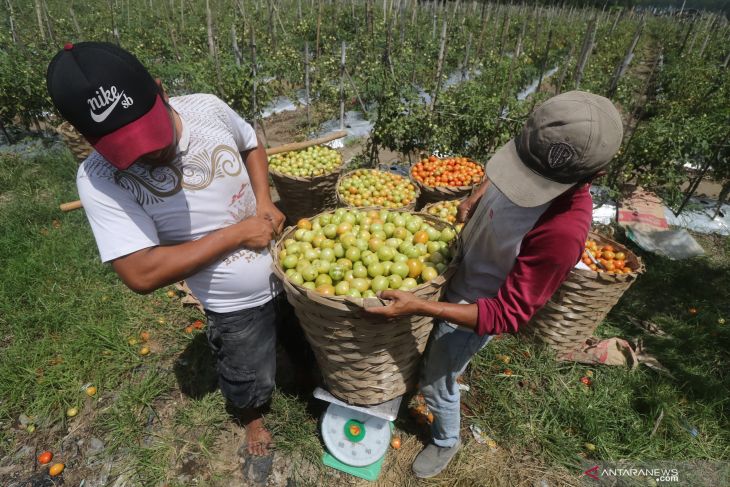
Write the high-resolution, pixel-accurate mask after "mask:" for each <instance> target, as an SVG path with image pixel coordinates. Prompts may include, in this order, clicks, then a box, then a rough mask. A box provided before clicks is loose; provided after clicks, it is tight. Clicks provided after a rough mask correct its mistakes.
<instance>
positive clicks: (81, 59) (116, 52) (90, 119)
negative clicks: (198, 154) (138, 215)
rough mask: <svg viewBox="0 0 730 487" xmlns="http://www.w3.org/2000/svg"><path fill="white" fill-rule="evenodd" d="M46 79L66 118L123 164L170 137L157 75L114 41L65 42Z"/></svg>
mask: <svg viewBox="0 0 730 487" xmlns="http://www.w3.org/2000/svg"><path fill="white" fill-rule="evenodd" d="M46 83H47V86H48V93H49V94H50V95H51V99H52V100H53V103H54V104H55V105H56V108H57V109H58V111H59V112H60V113H61V115H62V116H63V118H65V119H66V120H68V121H69V122H70V123H71V125H73V126H74V127H76V129H77V130H78V131H79V132H80V133H81V134H82V135H83V136H84V137H85V138H86V139H87V140H88V141H89V143H90V144H91V145H93V146H94V148H95V149H96V150H97V151H98V152H99V153H100V154H101V155H102V156H104V158H105V159H107V160H108V161H109V162H110V163H111V164H113V165H114V166H115V167H117V168H119V169H126V168H128V167H129V166H131V165H132V164H133V163H134V162H135V161H136V160H137V159H139V158H140V157H141V156H143V155H145V154H148V153H150V152H154V151H157V150H161V149H164V148H165V147H167V146H169V145H170V144H171V143H172V137H173V130H172V122H171V120H170V117H169V115H168V112H167V109H166V107H165V103H164V102H163V100H162V98H161V96H160V90H159V88H158V86H157V84H156V83H155V80H154V79H152V76H151V75H150V74H149V72H148V71H147V70H146V69H145V67H144V66H143V65H142V63H140V62H139V60H138V59H137V58H136V57H134V55H132V54H131V53H129V52H127V51H125V50H124V49H121V48H119V47H117V46H115V45H114V44H110V43H106V42H80V43H78V44H71V43H68V44H66V45H65V46H64V48H63V49H62V50H61V51H59V52H58V53H57V54H56V55H55V56H54V58H53V59H52V60H51V62H50V64H49V65H48V72H47V74H46Z"/></svg>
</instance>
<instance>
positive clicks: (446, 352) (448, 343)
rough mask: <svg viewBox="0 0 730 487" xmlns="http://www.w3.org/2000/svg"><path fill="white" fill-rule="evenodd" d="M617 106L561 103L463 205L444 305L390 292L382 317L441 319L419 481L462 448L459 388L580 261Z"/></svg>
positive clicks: (427, 372)
mask: <svg viewBox="0 0 730 487" xmlns="http://www.w3.org/2000/svg"><path fill="white" fill-rule="evenodd" d="M622 136H623V125H622V123H621V117H620V116H619V113H618V111H617V110H616V108H615V107H614V106H613V104H612V103H611V101H610V100H608V99H606V98H604V97H602V96H597V95H592V94H590V93H586V92H582V91H571V92H568V93H563V94H561V95H558V96H556V97H553V98H551V99H549V100H547V101H546V102H545V103H543V104H542V105H541V106H540V107H538V108H537V109H536V110H535V111H534V112H533V113H532V114H531V115H530V117H529V118H528V120H527V123H526V124H525V126H524V128H523V129H522V132H521V133H520V134H519V135H518V136H517V137H515V138H514V139H513V140H511V141H509V142H508V143H507V144H505V145H504V146H503V147H502V148H501V149H499V150H498V151H497V152H496V153H495V154H494V156H492V158H491V159H490V160H489V161H488V162H487V166H486V178H487V179H486V180H485V182H484V183H483V184H482V186H481V187H480V188H479V189H478V190H477V191H476V192H475V194H474V195H473V196H471V197H469V198H468V199H467V200H465V201H464V203H462V204H461V205H460V208H459V210H460V211H459V215H458V216H459V218H460V219H461V221H464V220H466V219H467V218H468V222H467V224H466V226H465V227H464V229H463V230H462V234H461V237H462V256H461V258H462V260H461V263H460V265H459V268H458V269H457V271H456V273H455V275H454V277H453V278H452V279H451V281H450V282H449V285H448V288H447V291H446V295H445V302H432V301H425V300H422V299H419V298H417V297H415V296H414V295H413V294H411V293H405V292H402V291H383V292H382V293H381V294H380V297H381V298H384V299H388V300H391V301H392V302H391V303H390V304H389V305H388V306H384V307H380V308H371V309H369V311H370V312H371V313H372V314H373V315H376V316H381V317H385V318H395V317H398V316H407V315H411V314H415V315H423V316H433V317H434V318H437V320H436V321H435V323H434V329H433V332H432V334H431V338H430V341H429V345H428V349H427V351H426V354H425V358H424V363H423V369H422V375H421V381H420V387H421V391H422V392H423V395H424V398H425V399H426V404H427V405H428V407H429V409H430V410H431V411H432V412H433V414H434V421H433V424H432V426H431V433H432V436H433V439H432V442H431V443H430V444H429V445H427V446H426V448H425V449H424V450H423V451H422V452H421V453H420V454H419V455H418V456H417V457H416V460H415V461H414V462H413V472H414V474H415V475H416V476H417V477H421V478H427V477H433V476H435V475H437V474H438V473H440V472H441V471H442V470H443V469H444V468H446V466H447V465H448V463H449V462H450V461H451V459H452V458H453V457H454V455H455V454H456V452H457V451H458V450H459V447H460V445H461V441H460V437H459V436H460V435H459V430H460V415H459V411H460V397H459V385H458V384H457V382H456V379H457V377H458V376H459V375H461V374H462V373H463V372H464V370H465V369H466V366H467V365H468V364H469V361H470V360H471V358H472V357H473V356H474V354H476V353H477V352H478V351H479V350H481V349H482V348H483V347H484V346H485V345H486V344H487V343H488V342H489V340H490V339H491V338H492V337H493V336H494V335H498V334H501V333H515V332H517V331H518V329H519V328H520V327H521V326H523V325H524V324H526V323H527V322H528V321H529V320H530V318H531V317H532V316H533V315H534V314H535V312H536V311H537V310H538V309H540V308H541V307H542V306H543V305H545V303H546V302H547V301H548V299H550V297H551V296H552V295H553V293H554V292H555V291H556V290H557V289H558V287H559V286H560V284H561V283H562V282H563V281H564V280H565V278H566V277H567V276H568V273H569V272H570V271H571V269H572V268H573V267H574V266H575V265H576V263H577V262H578V261H579V259H580V256H581V253H582V252H583V245H584V243H585V240H586V237H587V235H588V230H589V229H590V225H591V220H592V201H591V196H590V193H589V191H588V189H589V188H588V186H589V185H588V184H587V183H589V182H590V181H591V180H592V179H593V178H594V177H595V176H596V175H597V174H598V173H599V172H600V171H601V170H602V169H603V168H604V167H605V166H606V165H608V164H609V162H610V161H611V159H612V158H613V156H614V154H615V153H616V151H618V149H619V147H620V145H621V139H622Z"/></svg>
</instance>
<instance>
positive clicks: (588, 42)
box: [574, 18, 596, 90]
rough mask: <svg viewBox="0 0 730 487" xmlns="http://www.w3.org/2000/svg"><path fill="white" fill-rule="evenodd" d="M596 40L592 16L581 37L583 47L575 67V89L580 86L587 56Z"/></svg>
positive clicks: (594, 20) (589, 54) (594, 22)
mask: <svg viewBox="0 0 730 487" xmlns="http://www.w3.org/2000/svg"><path fill="white" fill-rule="evenodd" d="M595 42H596V19H595V18H593V19H591V21H590V22H589V23H588V28H587V29H586V35H585V38H584V39H583V48H582V49H581V54H580V59H579V60H578V64H576V67H575V76H574V77H575V89H576V90H577V89H579V88H580V82H581V80H582V79H583V70H584V69H585V67H586V65H587V64H588V58H589V57H590V56H591V52H592V51H593V47H594V46H595Z"/></svg>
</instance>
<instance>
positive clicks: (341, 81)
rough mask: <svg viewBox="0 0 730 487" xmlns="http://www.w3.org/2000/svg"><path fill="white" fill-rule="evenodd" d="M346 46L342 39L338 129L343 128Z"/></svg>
mask: <svg viewBox="0 0 730 487" xmlns="http://www.w3.org/2000/svg"><path fill="white" fill-rule="evenodd" d="M346 49H347V47H346V46H345V41H342V55H341V56H340V130H344V129H345V52H346Z"/></svg>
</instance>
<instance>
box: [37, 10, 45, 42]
mask: <svg viewBox="0 0 730 487" xmlns="http://www.w3.org/2000/svg"><path fill="white" fill-rule="evenodd" d="M34 3H35V16H36V20H37V21H38V33H39V34H40V35H41V41H42V42H46V30H45V26H44V25H43V13H42V12H41V2H40V0H35V2H34Z"/></svg>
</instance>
